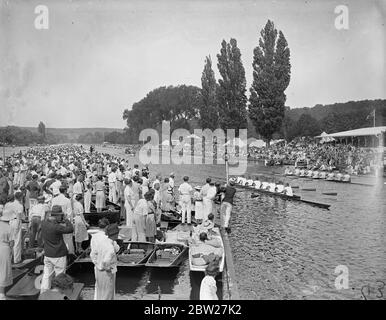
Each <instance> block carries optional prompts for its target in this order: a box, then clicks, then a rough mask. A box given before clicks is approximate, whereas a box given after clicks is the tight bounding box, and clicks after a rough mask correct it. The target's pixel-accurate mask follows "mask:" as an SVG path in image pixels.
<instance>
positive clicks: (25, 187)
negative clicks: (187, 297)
mask: <svg viewBox="0 0 386 320" xmlns="http://www.w3.org/2000/svg"><path fill="white" fill-rule="evenodd" d="M174 179H175V175H174V173H171V174H170V176H169V177H165V178H164V179H162V177H161V175H160V174H157V175H156V176H155V177H153V178H150V172H149V168H148V167H147V166H144V167H143V168H141V169H139V166H138V165H137V164H136V165H134V166H133V168H131V167H130V165H129V162H128V161H127V160H125V159H123V158H120V157H117V156H112V155H110V154H107V153H99V152H96V151H95V150H94V148H90V150H86V149H85V148H83V146H71V145H65V146H48V147H39V148H30V149H28V150H27V151H26V152H25V153H22V152H20V153H17V154H13V155H11V156H9V157H7V158H6V159H1V162H0V256H1V259H0V260H1V262H0V299H1V298H4V288H5V287H7V286H8V285H10V284H11V283H12V262H13V263H14V264H17V263H20V262H21V261H22V249H23V248H24V245H25V243H24V241H23V239H24V237H23V232H22V224H23V222H25V223H28V239H29V243H28V247H29V248H34V247H42V248H43V249H44V273H43V280H42V285H41V292H42V293H44V292H45V291H48V290H51V281H52V278H53V276H54V275H56V276H58V275H59V274H61V273H64V272H65V270H66V266H67V258H68V255H76V254H80V253H82V250H83V249H82V243H83V242H84V241H87V240H89V234H88V232H87V229H88V227H89V224H88V222H87V221H86V219H85V217H84V213H85V212H86V213H89V212H91V207H92V206H93V207H95V211H96V212H101V211H102V210H103V209H104V208H105V207H106V201H107V200H108V201H109V202H111V203H114V204H120V205H121V206H122V217H121V218H122V220H124V223H125V224H126V226H128V227H131V229H132V238H131V240H132V241H152V242H154V241H155V239H156V236H157V226H159V223H160V218H161V214H162V212H165V213H168V212H175V211H176V209H179V210H178V211H179V212H180V213H181V220H182V223H183V224H184V223H185V222H186V223H188V224H190V223H191V220H192V219H191V218H192V217H191V213H192V210H194V212H195V219H196V220H197V222H198V224H199V225H206V224H207V223H208V221H209V222H210V219H213V217H212V216H213V214H217V213H218V212H221V213H222V219H221V220H222V227H224V228H225V230H226V231H228V232H230V228H229V219H230V215H231V210H232V204H233V197H234V194H235V192H236V190H235V188H234V187H233V182H232V183H231V184H230V185H223V186H222V185H221V184H220V183H214V182H213V181H212V180H211V179H210V178H208V179H207V180H206V184H205V185H204V186H202V187H200V186H196V187H194V188H193V187H192V186H191V185H190V184H189V177H186V176H185V177H184V178H183V181H182V183H181V184H180V186H179V187H178V188H177V187H176V186H175V181H174ZM92 199H94V200H93V201H92ZM177 205H178V206H177ZM176 206H177V207H176ZM220 209H221V211H220ZM99 228H100V232H99V233H98V235H93V237H92V241H91V257H92V260H93V262H94V264H95V276H96V293H95V299H113V298H114V292H115V289H114V288H115V273H116V252H117V249H118V248H117V246H116V243H115V242H114V237H113V235H117V232H116V230H115V229H114V227H113V225H111V224H110V223H109V221H108V220H107V219H102V220H101V221H99ZM203 237H205V236H203ZM74 243H75V246H74ZM211 268H213V266H211ZM59 280H60V278H59ZM62 280H63V279H62ZM98 288H99V289H98Z"/></svg>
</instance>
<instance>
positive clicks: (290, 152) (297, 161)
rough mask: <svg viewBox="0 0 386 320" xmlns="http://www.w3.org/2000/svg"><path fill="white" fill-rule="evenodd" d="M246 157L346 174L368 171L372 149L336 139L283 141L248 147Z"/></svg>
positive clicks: (369, 171) (369, 170) (372, 155)
mask: <svg viewBox="0 0 386 320" xmlns="http://www.w3.org/2000/svg"><path fill="white" fill-rule="evenodd" d="M248 158H249V159H252V160H262V161H264V162H265V165H269V166H274V165H293V166H295V167H305V168H307V169H312V170H327V171H332V170H339V171H341V172H347V173H349V174H368V173H371V172H372V171H373V168H374V166H375V165H376V163H375V162H376V156H375V152H374V150H373V149H370V148H360V147H356V146H354V145H351V144H341V143H336V142H333V143H325V144H321V143H318V142H317V141H312V140H303V141H297V142H296V141H294V142H291V143H288V144H287V145H285V144H284V142H283V143H278V144H274V145H272V146H270V147H268V148H267V147H263V148H255V147H252V148H248Z"/></svg>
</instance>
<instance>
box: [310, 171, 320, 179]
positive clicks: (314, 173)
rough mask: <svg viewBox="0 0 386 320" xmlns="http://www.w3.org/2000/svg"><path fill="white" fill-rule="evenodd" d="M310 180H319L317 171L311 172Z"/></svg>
mask: <svg viewBox="0 0 386 320" xmlns="http://www.w3.org/2000/svg"><path fill="white" fill-rule="evenodd" d="M312 179H319V171H318V170H315V171H313V172H312Z"/></svg>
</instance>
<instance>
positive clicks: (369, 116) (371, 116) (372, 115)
mask: <svg viewBox="0 0 386 320" xmlns="http://www.w3.org/2000/svg"><path fill="white" fill-rule="evenodd" d="M370 118H375V109H374V110H373V111H371V112H370V113H369V115H368V116H367V117H366V120H369V119H370Z"/></svg>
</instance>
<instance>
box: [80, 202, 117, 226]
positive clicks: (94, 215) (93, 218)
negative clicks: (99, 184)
mask: <svg viewBox="0 0 386 320" xmlns="http://www.w3.org/2000/svg"><path fill="white" fill-rule="evenodd" d="M93 200H94V201H93ZM83 215H84V219H85V220H86V221H87V222H88V224H89V225H90V226H98V221H99V219H102V218H107V219H109V221H110V223H118V224H119V223H120V221H121V207H120V206H119V205H117V204H115V203H112V202H110V201H108V200H106V207H105V208H103V209H102V212H97V210H96V207H95V199H93V198H92V200H91V206H90V212H85V213H84V214H83Z"/></svg>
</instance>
